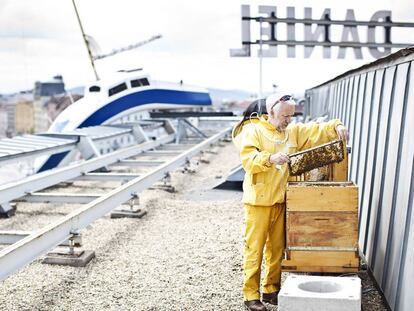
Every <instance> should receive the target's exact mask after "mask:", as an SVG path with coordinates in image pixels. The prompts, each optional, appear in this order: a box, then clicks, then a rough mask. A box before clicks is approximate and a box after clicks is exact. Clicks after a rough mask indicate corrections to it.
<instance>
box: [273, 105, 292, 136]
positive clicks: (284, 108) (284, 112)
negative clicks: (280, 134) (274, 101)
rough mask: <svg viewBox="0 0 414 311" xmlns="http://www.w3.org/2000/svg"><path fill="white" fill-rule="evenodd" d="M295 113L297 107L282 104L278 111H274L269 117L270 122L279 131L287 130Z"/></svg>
mask: <svg viewBox="0 0 414 311" xmlns="http://www.w3.org/2000/svg"><path fill="white" fill-rule="evenodd" d="M294 113H295V106H293V105H288V104H284V103H280V104H279V107H278V109H273V111H272V114H271V115H270V117H269V122H270V123H271V124H273V125H274V127H276V128H277V129H278V130H285V129H286V128H287V126H288V125H289V123H290V121H291V119H292V117H293V114H294Z"/></svg>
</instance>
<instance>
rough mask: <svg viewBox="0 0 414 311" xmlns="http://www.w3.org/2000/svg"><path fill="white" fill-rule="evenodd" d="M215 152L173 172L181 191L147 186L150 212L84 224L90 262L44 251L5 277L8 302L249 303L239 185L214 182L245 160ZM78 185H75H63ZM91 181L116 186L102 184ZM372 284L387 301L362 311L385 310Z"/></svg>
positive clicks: (21, 214) (22, 218) (0, 297)
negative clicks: (47, 257)
mask: <svg viewBox="0 0 414 311" xmlns="http://www.w3.org/2000/svg"><path fill="white" fill-rule="evenodd" d="M215 150H216V151H218V154H217V155H212V154H204V155H203V159H204V160H209V161H210V163H201V162H200V163H199V165H197V166H195V167H196V173H194V174H189V173H183V172H181V171H177V172H175V173H173V174H172V176H171V183H172V185H173V187H174V188H175V190H176V191H175V192H173V193H170V192H167V191H163V190H160V189H157V187H154V189H152V190H146V191H144V192H143V193H142V194H141V195H140V204H141V207H142V208H144V209H146V210H147V212H148V213H147V215H145V216H144V217H143V218H141V219H111V218H110V217H109V215H107V216H105V217H103V218H101V219H99V220H97V221H95V222H94V223H93V224H91V225H90V226H88V227H87V228H86V229H85V230H83V231H82V242H83V248H84V249H86V250H94V251H95V253H96V258H94V259H93V260H92V261H91V262H90V263H89V265H88V266H87V267H85V268H73V267H67V266H52V265H44V264H42V263H41V262H40V259H38V260H36V261H34V262H33V263H31V264H30V265H28V266H26V267H25V268H23V269H22V270H20V271H19V272H17V273H15V274H14V275H12V276H10V277H9V278H7V279H6V280H4V281H3V282H2V283H1V284H0V310H8V311H9V310H10V311H11V310H19V311H21V310H244V307H243V298H242V293H241V285H242V265H241V263H242V249H243V208H242V204H241V201H240V200H241V193H240V192H232V191H224V190H211V189H212V188H213V186H214V185H216V184H218V183H219V182H220V180H221V179H222V178H224V177H225V176H226V175H227V173H228V172H229V171H230V170H231V169H232V168H234V167H235V166H236V165H237V164H238V163H239V158H238V155H237V152H236V150H235V148H234V147H233V146H232V144H231V143H225V144H224V145H222V146H221V147H215ZM193 163H195V162H194V161H193ZM77 186H78V185H76V183H75V184H67V185H66V188H65V189H64V191H65V192H75V191H76V190H75V189H77ZM89 186H90V188H93V190H94V191H93V192H104V191H108V188H107V187H106V186H105V185H102V184H99V183H96V182H95V183H92V182H90V184H89ZM100 187H101V189H100ZM90 188H89V189H88V190H87V191H85V192H91V191H90ZM102 189H103V190H102ZM95 190H96V191H95ZM62 191H63V190H62ZM74 209H76V206H74V205H42V204H31V205H29V204H26V205H25V204H20V205H19V206H18V212H17V215H16V216H15V217H12V218H10V219H2V220H0V230H6V229H16V230H31V229H35V228H41V227H43V226H45V225H46V224H48V223H50V222H53V221H55V220H57V219H59V218H60V217H62V215H64V214H66V213H68V212H70V211H72V210H74ZM365 283H367V284H368V285H364V286H365V289H366V290H368V291H367V292H366V295H371V296H372V295H374V294H376V296H375V297H376V299H377V300H378V299H379V302H378V301H375V306H374V307H378V306H380V307H381V308H371V306H370V301H368V303H365V306H364V310H385V308H383V304H382V301H381V298H380V297H379V295H378V293H377V292H376V291H375V289H372V290H371V288H373V287H372V282H371V283H369V278H368V280H366V281H365ZM363 284H364V282H363ZM370 286H371V287H370ZM363 290H364V289H363ZM364 295H365V294H364ZM367 297H368V296H367ZM378 297H379V298H378ZM371 300H375V299H374V298H372V299H371ZM268 307H269V310H277V307H272V306H270V305H269V306H268Z"/></svg>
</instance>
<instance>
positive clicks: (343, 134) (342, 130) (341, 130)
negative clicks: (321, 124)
mask: <svg viewBox="0 0 414 311" xmlns="http://www.w3.org/2000/svg"><path fill="white" fill-rule="evenodd" d="M336 134H338V137H339V138H340V139H342V140H345V141H346V142H348V139H349V134H348V130H347V129H346V127H345V126H343V125H342V124H339V125H338V126H337V127H336Z"/></svg>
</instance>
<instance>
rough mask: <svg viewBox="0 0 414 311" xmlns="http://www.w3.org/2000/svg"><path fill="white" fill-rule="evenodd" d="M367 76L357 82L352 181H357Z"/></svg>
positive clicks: (351, 169)
mask: <svg viewBox="0 0 414 311" xmlns="http://www.w3.org/2000/svg"><path fill="white" fill-rule="evenodd" d="M366 78H367V75H366V74H363V75H362V76H361V79H360V81H359V88H358V92H357V101H356V114H355V120H354V131H353V133H354V135H353V136H354V139H353V141H352V149H351V150H352V159H353V160H352V162H351V165H350V174H351V178H352V180H356V179H357V176H356V175H357V171H356V164H357V161H355V159H357V158H358V155H359V138H360V137H361V124H362V108H363V105H364V93H365V83H366V80H367V79H366ZM360 195H361V194H360Z"/></svg>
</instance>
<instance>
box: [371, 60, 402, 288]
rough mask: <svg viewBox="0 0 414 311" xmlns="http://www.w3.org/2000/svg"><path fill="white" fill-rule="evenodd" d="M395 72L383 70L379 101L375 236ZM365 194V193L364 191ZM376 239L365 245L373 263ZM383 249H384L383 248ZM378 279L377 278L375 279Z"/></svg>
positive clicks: (373, 229)
mask: <svg viewBox="0 0 414 311" xmlns="http://www.w3.org/2000/svg"><path fill="white" fill-rule="evenodd" d="M395 72H396V67H395V66H393V67H390V68H387V69H386V70H385V77H384V84H383V92H382V96H381V102H380V106H381V109H380V115H379V118H378V123H379V129H378V137H377V141H376V144H377V148H376V151H377V152H376V153H375V158H374V161H375V165H374V171H373V174H374V175H373V182H372V188H371V192H372V200H370V202H369V205H370V206H371V213H372V222H371V224H370V226H369V228H368V230H369V231H368V235H369V236H375V235H376V232H377V230H376V227H377V221H378V218H379V217H380V215H381V201H380V194H381V191H382V190H381V181H382V171H383V167H384V162H385V161H386V159H385V157H386V148H385V138H386V134H387V127H388V126H389V124H388V119H389V118H388V116H389V109H390V102H391V93H392V91H393V85H394V76H395ZM364 195H366V193H364ZM376 243H377V240H376V239H373V241H372V244H371V245H370V247H367V252H366V254H365V255H366V256H367V257H368V258H370V263H372V265H373V264H374V258H373V257H374V255H375V252H377V249H376V247H377V246H376ZM384 251H385V250H384ZM377 281H378V280H377Z"/></svg>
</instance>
